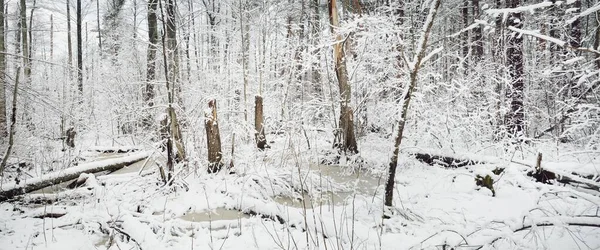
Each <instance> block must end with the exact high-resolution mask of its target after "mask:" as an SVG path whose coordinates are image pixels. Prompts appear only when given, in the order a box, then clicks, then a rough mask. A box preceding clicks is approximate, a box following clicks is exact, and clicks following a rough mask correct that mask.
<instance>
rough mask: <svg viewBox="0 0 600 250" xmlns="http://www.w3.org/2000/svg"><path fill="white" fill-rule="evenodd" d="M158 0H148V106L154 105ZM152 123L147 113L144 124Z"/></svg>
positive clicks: (145, 100)
mask: <svg viewBox="0 0 600 250" xmlns="http://www.w3.org/2000/svg"><path fill="white" fill-rule="evenodd" d="M158 1H159V0H148V41H149V42H148V56H147V63H146V88H145V89H144V95H143V98H144V103H146V105H148V108H152V107H153V106H154V95H155V93H154V81H155V80H156V51H157V46H158V27H157V22H158V18H157V15H156V13H157V6H158ZM151 125H152V117H151V115H150V114H149V115H148V117H146V118H145V120H144V126H145V127H146V128H149V127H150V126H151Z"/></svg>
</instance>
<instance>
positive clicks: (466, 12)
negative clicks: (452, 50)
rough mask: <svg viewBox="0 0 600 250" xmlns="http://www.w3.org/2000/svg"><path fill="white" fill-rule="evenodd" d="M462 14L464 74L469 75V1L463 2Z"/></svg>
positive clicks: (461, 40)
mask: <svg viewBox="0 0 600 250" xmlns="http://www.w3.org/2000/svg"><path fill="white" fill-rule="evenodd" d="M461 13H462V25H463V28H464V29H465V31H463V32H462V34H461V39H460V43H461V47H462V57H463V58H462V60H463V69H464V73H465V74H466V73H467V67H468V65H469V58H468V56H469V31H468V30H466V28H467V27H469V0H463V6H462V8H461Z"/></svg>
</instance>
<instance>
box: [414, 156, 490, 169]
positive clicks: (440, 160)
mask: <svg viewBox="0 0 600 250" xmlns="http://www.w3.org/2000/svg"><path fill="white" fill-rule="evenodd" d="M413 155H414V157H415V158H416V159H417V160H419V161H422V162H424V163H427V164H429V165H432V166H433V165H435V164H438V165H442V166H444V167H446V168H460V167H464V166H469V165H477V164H485V163H486V162H481V161H475V160H470V159H459V158H454V157H450V156H441V155H433V154H424V153H414V154H413Z"/></svg>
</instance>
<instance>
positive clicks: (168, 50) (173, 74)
mask: <svg viewBox="0 0 600 250" xmlns="http://www.w3.org/2000/svg"><path fill="white" fill-rule="evenodd" d="M159 4H160V8H161V14H162V16H163V17H164V18H163V29H164V30H166V32H165V33H164V34H163V36H162V44H163V59H164V70H165V81H166V86H167V100H168V108H167V116H168V117H169V120H170V130H169V132H170V135H169V141H168V143H167V149H168V150H167V151H169V147H171V150H172V145H171V141H173V143H174V144H175V147H176V149H177V152H175V154H176V157H175V160H176V161H177V162H180V161H185V159H186V155H185V147H184V143H183V137H182V135H181V130H180V126H179V122H178V121H177V116H176V115H175V109H174V108H173V103H174V98H175V88H176V83H177V82H178V77H177V76H178V72H179V67H178V64H177V60H178V57H177V55H176V54H177V48H176V46H177V37H176V33H175V32H176V31H175V29H176V26H175V3H174V2H173V0H168V1H167V6H166V9H167V11H166V12H167V14H166V16H165V14H164V13H162V10H163V7H162V2H161V1H159ZM168 154H169V157H171V152H168ZM167 170H168V172H169V177H168V179H169V180H170V179H171V177H172V173H173V170H174V169H173V166H172V164H171V167H170V168H169V169H167Z"/></svg>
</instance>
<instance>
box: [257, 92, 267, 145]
mask: <svg viewBox="0 0 600 250" xmlns="http://www.w3.org/2000/svg"><path fill="white" fill-rule="evenodd" d="M263 120H264V118H263V98H262V96H258V95H257V96H255V97H254V128H255V129H256V131H254V136H255V138H256V147H257V148H258V149H260V150H264V149H265V148H268V147H269V145H267V139H266V137H265V127H264V126H263Z"/></svg>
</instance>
